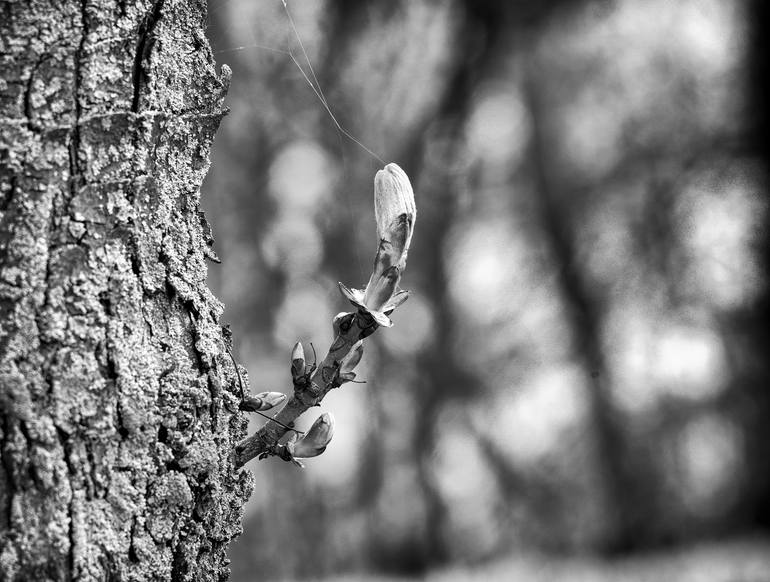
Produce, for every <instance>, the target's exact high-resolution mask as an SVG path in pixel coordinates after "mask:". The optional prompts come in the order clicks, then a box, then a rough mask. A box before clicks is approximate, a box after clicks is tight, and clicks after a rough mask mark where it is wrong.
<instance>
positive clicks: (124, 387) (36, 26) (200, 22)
mask: <svg viewBox="0 0 770 582" xmlns="http://www.w3.org/2000/svg"><path fill="white" fill-rule="evenodd" d="M204 30H205V5H204V4H203V3H197V2H192V3H187V2H181V1H172V0H165V1H164V0H158V1H156V2H154V3H153V2H127V1H126V2H122V1H120V2H112V3H111V2H90V1H84V2H82V3H79V2H72V3H67V2H65V3H61V4H53V3H48V2H42V1H31V2H25V3H19V2H11V1H3V2H0V79H2V80H1V81H0V455H1V456H2V463H0V579H2V580H75V579H77V580H172V579H173V580H220V579H225V578H227V575H228V568H227V558H226V555H225V552H226V547H227V544H228V542H229V541H230V540H231V539H232V538H233V537H234V536H235V535H237V534H238V533H239V531H240V519H241V507H242V504H243V502H244V500H245V499H246V497H247V496H248V494H249V493H250V488H251V483H250V481H249V474H248V473H247V472H238V471H236V469H235V467H234V463H233V455H232V451H233V448H234V446H235V443H237V442H238V441H239V440H240V439H241V438H242V437H243V436H244V435H245V428H246V421H245V418H244V417H243V415H242V414H241V413H240V412H239V411H238V402H239V393H240V392H239V388H238V384H237V378H236V376H235V370H234V368H233V364H232V362H231V360H230V357H229V355H228V354H227V346H226V344H227V339H226V337H225V334H224V332H223V329H222V327H221V326H220V323H219V318H220V316H221V313H222V305H221V304H220V302H219V301H218V300H217V299H216V298H215V297H214V296H213V295H212V294H211V292H210V291H209V290H208V288H207V286H206V263H205V259H206V256H209V255H210V249H209V248H208V247H209V245H210V242H211V241H210V240H208V238H207V235H206V232H205V219H204V218H203V217H202V213H201V212H200V207H199V196H200V185H201V182H202V181H203V178H204V176H205V173H206V171H207V169H208V165H209V149H210V146H211V142H212V139H213V136H214V132H215V131H216V129H217V127H218V125H219V122H220V120H221V118H222V116H223V115H224V114H225V108H224V105H223V99H224V95H225V93H226V90H227V85H228V83H229V74H228V71H226V70H225V71H223V72H222V73H220V74H218V73H217V71H216V70H215V68H214V66H213V58H212V55H211V51H210V48H209V46H208V43H207V41H206V40H205V37H204V34H203V31H204Z"/></svg>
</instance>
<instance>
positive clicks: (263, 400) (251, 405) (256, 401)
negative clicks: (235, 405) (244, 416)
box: [239, 392, 286, 412]
mask: <svg viewBox="0 0 770 582" xmlns="http://www.w3.org/2000/svg"><path fill="white" fill-rule="evenodd" d="M285 400H286V394H281V393H280V392H260V393H259V394H257V395H256V396H244V398H243V400H242V401H241V404H240V406H239V408H240V409H241V410H245V411H247V412H262V411H265V410H270V409H271V408H275V407H276V406H278V405H279V404H283V402H284V401H285Z"/></svg>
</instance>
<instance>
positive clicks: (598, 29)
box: [204, 0, 770, 580]
mask: <svg viewBox="0 0 770 582" xmlns="http://www.w3.org/2000/svg"><path fill="white" fill-rule="evenodd" d="M288 9H289V13H290V14H291V16H292V17H293V19H294V23H295V24H296V30H297V33H296V34H295V31H294V29H293V27H292V24H291V21H290V20H289V18H288V13H287V11H286V10H285V9H284V6H283V4H282V3H281V1H280V0H275V1H270V2H252V1H249V0H220V1H215V2H212V4H211V5H210V7H209V21H210V29H209V30H210V37H211V38H212V42H213V44H214V47H215V49H216V50H218V53H217V58H218V60H219V62H220V63H227V64H228V65H230V66H231V67H232V68H233V71H234V74H233V83H232V88H231V90H230V96H229V105H230V107H231V109H232V112H231V114H230V116H229V117H228V118H226V119H225V120H224V122H223V123H222V126H221V129H220V132H219V134H218V136H217V139H216V142H215V151H214V164H213V168H212V172H211V174H210V175H209V178H208V181H207V184H206V191H207V193H206V196H204V202H205V204H206V205H207V213H208V215H209V217H210V220H211V221H212V223H213V225H214V232H215V235H216V238H217V252H218V253H219V255H220V256H221V258H222V259H223V263H222V265H221V267H219V268H213V269H211V277H212V286H213V287H214V288H215V289H217V290H218V295H219V297H220V298H221V299H222V300H223V301H224V303H225V304H226V305H227V306H228V311H227V313H226V317H227V318H228V319H229V320H230V321H232V326H233V329H234V331H235V337H236V338H239V341H240V344H239V345H237V346H236V347H237V350H238V357H239V359H240V360H241V361H243V362H245V363H246V364H247V365H248V368H249V370H250V371H251V374H252V378H251V382H252V385H253V386H254V390H255V391H261V390H268V389H269V390H283V391H286V390H288V386H290V382H289V374H288V366H289V350H290V348H291V346H292V344H293V343H294V342H295V341H296V340H297V339H302V340H303V341H304V342H309V341H313V342H314V343H315V344H316V345H318V346H319V349H325V347H326V345H327V342H328V340H329V339H330V333H331V330H330V325H329V321H330V320H331V317H332V315H333V314H334V313H335V312H337V311H340V310H342V309H345V308H346V305H345V304H346V302H345V301H344V300H342V298H341V297H340V296H339V294H338V292H337V290H336V282H337V281H338V280H339V281H346V282H349V283H355V282H357V283H361V284H363V283H364V282H365V277H366V276H367V275H368V269H369V266H370V265H369V261H371V257H372V256H373V251H374V244H373V240H374V235H373V233H374V219H373V215H372V201H371V199H372V179H373V176H374V173H375V171H376V170H377V169H378V168H380V167H382V165H383V164H382V163H381V161H380V160H378V159H377V158H376V157H375V155H373V154H372V153H370V152H368V151H367V150H366V148H368V149H371V150H372V151H373V152H374V153H375V154H376V156H379V157H381V158H382V159H383V160H385V161H396V162H397V163H399V164H400V165H401V166H402V167H403V168H404V169H405V170H406V172H407V173H408V174H409V175H410V177H411V178H412V183H413V185H414V186H415V192H416V197H417V205H418V209H419V219H418V222H417V228H416V231H415V237H414V240H413V243H412V252H411V253H410V264H409V269H408V271H407V273H406V276H405V278H404V280H403V284H404V286H405V287H406V288H409V289H411V290H413V292H414V294H413V296H412V298H411V299H410V300H409V302H408V303H407V304H405V306H404V307H403V308H402V309H401V310H400V312H399V313H397V314H396V316H395V320H396V325H395V327H394V328H392V329H388V330H385V331H384V332H383V333H381V334H377V337H375V338H374V339H373V340H372V341H371V343H370V345H369V347H368V348H367V354H366V357H365V358H364V362H363V368H362V374H363V377H365V378H366V379H367V384H366V385H362V386H355V385H354V386H351V385H348V386H346V387H345V388H344V389H341V390H339V391H336V393H333V394H330V396H329V397H328V398H327V399H326V400H325V402H324V408H328V409H330V410H333V411H334V414H335V415H336V416H337V420H338V422H337V434H336V436H335V440H334V441H333V443H332V445H331V446H330V448H329V449H328V450H327V452H326V453H325V454H324V455H323V456H322V457H320V458H319V459H318V460H316V461H315V462H313V463H312V464H310V466H309V468H308V469H307V470H306V471H304V472H301V471H297V470H296V469H295V468H293V467H291V466H289V465H285V464H280V463H278V462H276V461H271V462H270V465H269V467H268V466H267V464H252V465H251V468H252V470H253V471H254V473H255V476H256V481H257V486H256V490H255V493H254V495H253V497H252V500H251V502H250V503H249V505H248V506H247V516H248V517H247V518H246V520H245V523H244V529H245V532H244V535H243V537H242V538H241V539H240V541H239V542H237V543H236V544H235V547H234V548H233V550H232V551H231V557H232V559H233V570H234V572H235V574H236V576H235V578H236V579H237V580H249V579H252V578H251V576H252V575H253V572H257V571H259V572H260V573H261V575H262V576H263V577H266V576H267V577H273V578H292V577H300V578H301V577H309V576H312V577H315V578H318V577H323V576H325V575H326V576H334V575H336V574H337V573H339V572H355V571H380V572H388V573H394V574H420V573H423V572H426V571H428V570H430V569H432V568H436V567H441V566H444V567H446V566H447V565H451V564H457V563H476V562H480V561H484V560H488V559H492V558H495V557H498V556H503V555H507V554H510V553H511V552H515V551H517V550H520V549H533V548H534V549H538V550H546V551H550V552H559V553H565V554H566V553H570V554H573V553H585V552H588V553H594V552H599V553H602V554H603V555H607V556H609V555H628V554H632V553H634V552H637V551H640V550H650V549H654V548H666V547H673V546H675V545H680V544H683V543H690V542H693V541H697V540H702V539H715V538H722V537H724V536H728V535H735V534H741V533H745V532H754V531H757V530H758V529H762V528H764V529H766V528H767V527H768V526H769V525H770V464H769V463H768V458H770V434H768V433H769V432H770V429H768V427H770V396H769V394H770V393H769V392H768V389H767V388H768V373H769V371H770V370H768V362H767V359H766V357H765V354H766V352H767V344H768V338H767V331H766V327H767V320H768V317H767V305H768V304H767V300H768V292H767V281H766V275H767V272H768V270H767V256H768V250H767V230H766V229H767V224H768V219H767V212H768V204H767V198H766V186H767V175H766V164H765V162H766V160H767V158H766V150H764V149H763V148H762V145H761V139H759V136H761V135H762V132H761V129H756V128H762V127H765V128H766V125H767V124H766V120H765V118H763V119H762V120H760V119H759V118H758V116H759V115H762V116H766V113H765V111H764V107H765V105H766V101H765V100H763V99H762V96H761V94H760V93H756V94H755V96H756V99H755V100H754V101H752V100H751V99H750V97H751V95H752V94H751V92H749V91H747V87H748V85H749V83H750V82H751V80H752V79H755V81H756V80H757V79H761V78H763V77H762V76H763V73H762V71H764V70H765V68H764V67H765V65H764V62H765V61H763V60H762V58H761V57H760V56H758V55H762V54H763V51H762V46H763V43H764V42H766V41H763V40H761V35H759V34H758V33H754V34H753V36H752V28H751V25H752V23H755V26H756V30H758V28H759V25H757V24H756V22H758V20H757V18H758V17H759V13H760V12H762V11H765V12H766V10H767V9H766V8H764V7H763V5H762V3H761V2H759V1H757V2H756V7H754V6H753V5H751V4H749V3H748V2H720V1H718V0H684V1H682V2H668V1H666V0H649V1H642V0H614V1H604V2H598V1H587V0H559V1H551V2H538V1H535V0H518V1H516V2H506V1H503V0H483V1H477V2H474V1H471V0H451V1H446V2H438V1H427V0H426V1H414V2H406V1H403V0H402V1H400V2H392V1H388V2H385V1H379V2H375V1H373V2H354V1H350V0H327V1H325V2H321V1H318V2H294V3H290V4H289V5H288ZM755 12H756V13H755ZM300 39H301V42H302V45H303V46H304V48H303V46H301V45H300ZM304 50H306V51H307V55H308V57H309V60H310V62H312V63H313V66H314V70H313V71H312V72H311V70H310V67H309V63H308V60H307V59H306V58H305V55H304V54H303V51H304ZM295 61H296V62H295ZM300 67H302V68H303V70H304V73H303V71H301V70H300ZM314 76H317V78H318V81H319V83H320V86H321V87H322V89H323V91H324V95H323V96H320V95H316V94H315V92H314V90H313V88H312V86H311V84H310V83H311V82H312V80H313V79H314ZM322 98H325V99H326V102H327V103H328V105H329V107H330V109H331V113H333V114H334V116H335V117H336V119H337V120H338V121H339V122H340V123H341V125H342V126H343V127H344V128H345V129H346V130H347V131H349V132H350V133H351V134H352V135H353V136H354V137H355V138H356V139H357V140H359V141H360V142H361V144H364V145H365V147H362V146H361V145H359V144H357V143H355V142H353V141H352V140H351V139H348V137H346V136H345V135H344V134H343V133H342V132H341V131H340V130H338V128H337V127H336V125H335V123H334V120H333V119H332V117H331V114H330V112H328V111H327V110H326V109H325V108H324V105H323V104H322V102H321V101H322ZM316 416H317V415H316Z"/></svg>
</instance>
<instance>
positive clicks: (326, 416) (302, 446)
mask: <svg viewBox="0 0 770 582" xmlns="http://www.w3.org/2000/svg"><path fill="white" fill-rule="evenodd" d="M333 436H334V417H333V416H332V415H331V413H329V412H324V413H323V414H322V415H321V416H319V417H318V418H317V419H316V421H315V422H314V423H313V426H311V427H310V430H308V431H307V433H305V436H303V437H302V438H301V439H299V440H297V441H296V442H293V443H292V444H291V447H290V451H291V453H292V455H293V456H294V457H297V458H299V459H309V458H310V457H317V456H318V455H320V454H321V453H323V452H324V451H325V450H326V447H327V446H328V445H329V443H330V442H331V440H332V437H333Z"/></svg>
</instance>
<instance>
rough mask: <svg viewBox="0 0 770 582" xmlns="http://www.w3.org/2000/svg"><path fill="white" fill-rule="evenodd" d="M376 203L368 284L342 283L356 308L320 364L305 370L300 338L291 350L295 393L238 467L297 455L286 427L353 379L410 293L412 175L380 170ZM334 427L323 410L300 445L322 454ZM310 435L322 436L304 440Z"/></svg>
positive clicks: (339, 323) (244, 444)
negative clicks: (366, 349) (405, 280)
mask: <svg viewBox="0 0 770 582" xmlns="http://www.w3.org/2000/svg"><path fill="white" fill-rule="evenodd" d="M374 206H375V217H376V222H377V234H378V243H379V244H378V249H377V256H376V258H375V261H374V270H373V272H372V275H371V277H370V278H369V283H368V284H367V286H366V289H365V290H358V289H349V288H348V287H346V286H345V285H343V284H342V283H340V291H341V292H342V294H343V295H344V296H345V297H347V299H348V300H350V302H351V303H352V304H353V305H354V306H355V307H356V308H357V310H356V311H355V312H352V313H340V314H338V315H337V316H336V317H335V318H334V320H333V322H332V326H333V329H334V341H333V342H332V344H331V346H330V347H329V352H328V353H327V354H326V357H325V358H324V359H323V362H321V364H320V365H318V367H316V366H315V363H314V364H313V366H310V367H309V371H307V369H308V367H307V366H305V360H304V354H303V352H302V349H301V344H298V345H297V346H295V349H294V352H293V354H292V376H293V378H294V393H293V394H292V396H291V397H290V398H289V401H288V402H287V403H286V406H284V408H283V409H282V410H281V411H280V412H279V413H278V414H277V415H276V416H275V418H273V419H271V420H269V421H268V422H267V423H266V424H265V425H264V426H263V427H262V428H260V429H259V431H257V432H256V433H255V434H253V435H251V436H250V437H248V438H246V439H244V440H243V441H241V442H240V443H239V444H238V445H237V446H236V448H235V457H236V458H235V464H236V466H237V467H242V466H243V465H245V464H246V463H247V462H248V461H250V460H251V459H253V458H255V457H259V458H265V457H267V456H278V457H280V458H282V459H284V460H287V461H295V459H294V455H293V451H294V447H295V445H294V444H293V442H294V441H289V442H287V443H286V444H281V443H280V440H281V438H282V437H283V436H284V435H285V434H286V432H287V431H288V430H293V429H289V428H288V427H290V426H292V425H293V424H294V421H295V420H296V419H297V418H298V417H299V416H300V415H301V414H302V413H303V412H305V411H306V410H308V409H309V408H312V407H314V406H318V405H319V404H320V402H321V401H322V400H323V398H324V396H326V394H328V393H329V391H330V390H332V389H333V388H337V387H339V386H341V385H342V384H343V383H345V382H351V381H354V379H355V374H354V373H353V372H352V370H353V368H355V366H356V365H357V364H358V362H359V360H360V359H361V354H362V352H363V343H362V341H363V340H364V339H365V338H367V337H368V336H370V335H371V334H372V333H374V332H375V331H376V330H377V328H378V327H381V326H385V327H390V326H391V325H393V322H392V321H391V320H390V317H389V315H390V314H391V313H392V312H393V310H395V309H396V308H397V307H398V306H399V305H401V303H403V302H404V301H405V300H406V299H407V297H408V292H406V291H402V290H399V288H398V284H399V282H400V279H401V273H402V272H403V270H404V268H405V267H406V257H407V252H408V250H409V244H410V242H411V238H412V232H413V230H414V222H415V218H416V208H415V204H414V193H413V192H412V186H411V184H410V183H409V178H408V177H407V176H406V174H405V173H404V171H403V170H401V168H399V167H398V166H397V165H396V164H392V163H391V164H388V165H387V166H385V168H384V169H383V170H380V171H379V172H377V175H376V176H375V180H374ZM311 346H312V344H311ZM313 352H314V353H315V348H313ZM295 354H296V356H295ZM236 369H237V366H236ZM318 427H320V429H319V428H318ZM332 428H333V419H331V417H330V415H328V414H325V415H323V416H322V417H321V418H319V419H318V420H317V421H316V423H314V425H313V428H311V429H310V430H309V431H308V434H307V435H306V436H305V437H304V439H303V440H301V441H298V442H297V445H296V447H297V450H298V451H299V450H300V449H301V450H303V451H305V450H308V449H312V450H313V451H314V453H313V455H314V454H320V453H321V452H323V450H324V449H325V448H326V444H327V443H328V441H329V440H330V439H331V433H332ZM321 429H325V430H321ZM319 435H321V436H319ZM312 437H315V438H317V439H318V440H319V442H315V443H311V444H308V443H307V442H304V441H307V440H308V439H310V438H312ZM292 438H293V437H292ZM324 439H325V442H323V440H324ZM313 447H315V448H313ZM298 456H299V455H298ZM308 456H311V455H308ZM295 462H296V461H295ZM298 464H299V463H298Z"/></svg>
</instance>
